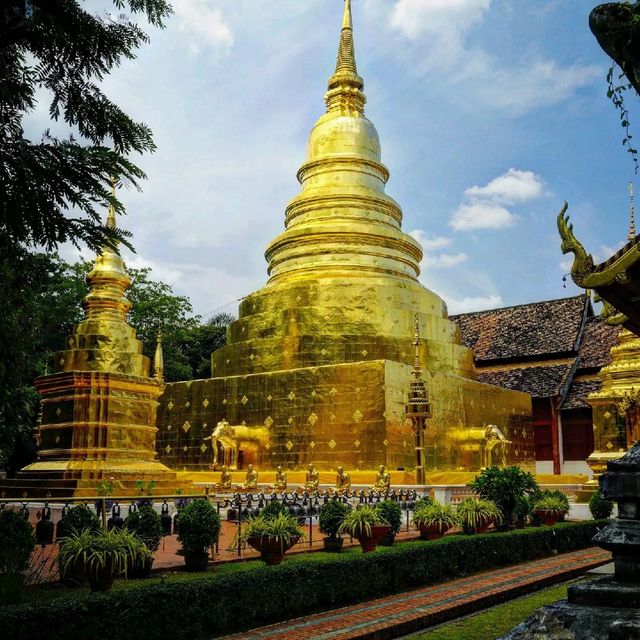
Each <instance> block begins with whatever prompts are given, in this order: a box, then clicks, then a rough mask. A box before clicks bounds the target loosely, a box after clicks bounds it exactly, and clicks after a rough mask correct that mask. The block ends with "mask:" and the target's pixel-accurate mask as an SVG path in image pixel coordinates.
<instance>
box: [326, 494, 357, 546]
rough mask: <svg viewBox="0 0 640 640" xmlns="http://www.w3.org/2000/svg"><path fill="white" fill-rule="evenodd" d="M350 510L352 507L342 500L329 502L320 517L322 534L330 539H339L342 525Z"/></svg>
mask: <svg viewBox="0 0 640 640" xmlns="http://www.w3.org/2000/svg"><path fill="white" fill-rule="evenodd" d="M350 510H351V506H350V505H349V504H347V503H345V502H342V501H340V500H329V502H327V504H323V505H322V507H320V515H319V516H318V524H319V525H320V533H324V535H325V536H328V537H329V538H333V539H336V538H338V537H339V535H338V531H339V529H340V525H341V524H342V521H343V520H344V518H345V516H346V515H347V513H349V511H350Z"/></svg>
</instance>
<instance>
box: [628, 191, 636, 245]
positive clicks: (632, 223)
mask: <svg viewBox="0 0 640 640" xmlns="http://www.w3.org/2000/svg"><path fill="white" fill-rule="evenodd" d="M629 196H630V197H631V217H630V220H629V236H628V238H627V239H628V240H629V242H631V240H634V239H635V237H636V203H635V196H634V193H633V182H630V183H629Z"/></svg>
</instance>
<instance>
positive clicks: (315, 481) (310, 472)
mask: <svg viewBox="0 0 640 640" xmlns="http://www.w3.org/2000/svg"><path fill="white" fill-rule="evenodd" d="M319 485H320V474H319V473H318V472H317V471H316V469H315V467H314V466H313V465H312V464H310V465H309V466H308V467H307V475H306V478H305V482H304V489H305V491H317V490H318V486H319Z"/></svg>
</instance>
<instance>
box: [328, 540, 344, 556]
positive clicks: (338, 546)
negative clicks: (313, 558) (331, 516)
mask: <svg viewBox="0 0 640 640" xmlns="http://www.w3.org/2000/svg"><path fill="white" fill-rule="evenodd" d="M343 543H344V540H343V539H342V538H331V537H329V538H325V539H324V550H325V551H329V552H330V553H338V552H339V551H342V545H343Z"/></svg>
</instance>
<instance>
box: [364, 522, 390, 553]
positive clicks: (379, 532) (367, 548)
mask: <svg viewBox="0 0 640 640" xmlns="http://www.w3.org/2000/svg"><path fill="white" fill-rule="evenodd" d="M390 531H391V527H390V526H389V525H388V524H381V525H376V526H373V527H371V535H370V536H368V535H366V533H365V532H363V533H362V534H360V535H357V536H355V537H356V538H357V539H358V542H359V543H360V546H361V547H362V553H369V552H371V551H375V550H376V547H377V546H378V543H379V542H380V539H381V538H383V537H384V536H386V535H387V534H388V533H389V532H390Z"/></svg>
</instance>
